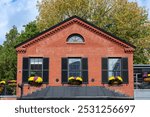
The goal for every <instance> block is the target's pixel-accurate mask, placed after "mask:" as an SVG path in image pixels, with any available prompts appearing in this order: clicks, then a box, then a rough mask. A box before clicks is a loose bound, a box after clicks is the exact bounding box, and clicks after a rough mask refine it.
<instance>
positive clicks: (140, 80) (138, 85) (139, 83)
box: [134, 73, 150, 89]
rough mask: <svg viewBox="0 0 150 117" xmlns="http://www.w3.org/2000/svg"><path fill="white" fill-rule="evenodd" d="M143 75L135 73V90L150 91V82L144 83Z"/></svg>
mask: <svg viewBox="0 0 150 117" xmlns="http://www.w3.org/2000/svg"><path fill="white" fill-rule="evenodd" d="M140 76H141V73H134V88H135V89H150V82H144V80H143V78H142V77H140Z"/></svg>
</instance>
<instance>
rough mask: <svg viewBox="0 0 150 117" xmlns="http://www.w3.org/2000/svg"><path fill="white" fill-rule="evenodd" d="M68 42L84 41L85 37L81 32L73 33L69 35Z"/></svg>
mask: <svg viewBox="0 0 150 117" xmlns="http://www.w3.org/2000/svg"><path fill="white" fill-rule="evenodd" d="M67 42H69V43H83V42H84V39H83V37H82V36H81V35H79V34H72V35H70V36H69V37H68V39H67Z"/></svg>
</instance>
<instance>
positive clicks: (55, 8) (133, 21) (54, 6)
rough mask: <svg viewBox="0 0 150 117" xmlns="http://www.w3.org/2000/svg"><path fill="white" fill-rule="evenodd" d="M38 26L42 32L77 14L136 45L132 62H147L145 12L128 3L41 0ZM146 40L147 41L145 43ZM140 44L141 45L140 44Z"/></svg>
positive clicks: (120, 1) (148, 32)
mask: <svg viewBox="0 0 150 117" xmlns="http://www.w3.org/2000/svg"><path fill="white" fill-rule="evenodd" d="M37 7H38V10H39V16H38V17H37V26H38V29H39V30H40V31H43V30H45V29H47V28H49V27H51V26H53V25H54V24H57V23H58V22H60V21H62V20H64V19H66V18H68V17H71V16H73V15H77V16H79V17H81V18H83V19H85V20H88V21H90V22H91V23H93V24H95V25H97V26H98V27H101V28H103V29H105V30H106V31H108V32H111V33H113V34H114V35H116V36H118V37H120V38H122V39H123V40H126V41H128V42H130V43H131V44H133V45H135V46H137V48H136V51H135V54H134V63H147V62H148V59H149V58H148V56H147V54H145V47H146V45H147V44H150V40H149V38H148V35H149V34H150V30H149V29H150V27H149V26H148V25H145V24H149V23H148V18H147V11H146V10H145V9H144V8H142V7H139V6H138V5H137V3H136V2H128V0H41V2H38V5H37ZM145 40H147V41H145ZM141 42H142V44H140V43H141Z"/></svg>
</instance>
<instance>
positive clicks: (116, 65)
mask: <svg viewBox="0 0 150 117" xmlns="http://www.w3.org/2000/svg"><path fill="white" fill-rule="evenodd" d="M110 76H121V59H119V58H109V59H108V77H110Z"/></svg>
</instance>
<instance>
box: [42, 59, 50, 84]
mask: <svg viewBox="0 0 150 117" xmlns="http://www.w3.org/2000/svg"><path fill="white" fill-rule="evenodd" d="M43 82H44V83H48V82H49V58H43Z"/></svg>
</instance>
